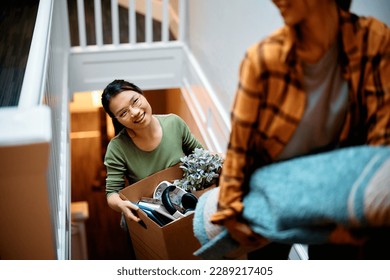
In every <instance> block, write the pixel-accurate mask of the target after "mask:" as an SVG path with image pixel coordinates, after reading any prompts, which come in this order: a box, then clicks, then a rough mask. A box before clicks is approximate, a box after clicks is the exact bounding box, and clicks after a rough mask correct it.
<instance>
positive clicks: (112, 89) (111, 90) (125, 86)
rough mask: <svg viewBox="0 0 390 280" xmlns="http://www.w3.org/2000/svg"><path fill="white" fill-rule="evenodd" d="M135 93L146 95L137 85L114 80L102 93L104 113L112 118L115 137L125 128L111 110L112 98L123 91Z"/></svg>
mask: <svg viewBox="0 0 390 280" xmlns="http://www.w3.org/2000/svg"><path fill="white" fill-rule="evenodd" d="M127 90H131V91H135V92H138V93H139V94H142V95H143V94H144V93H143V91H142V90H141V89H140V88H139V87H137V86H136V85H135V84H133V83H130V82H128V81H125V80H114V81H112V82H111V83H109V84H108V85H107V86H106V88H105V89H104V90H103V93H102V105H103V108H104V111H106V113H107V114H108V115H109V116H110V117H111V120H112V124H113V126H114V130H115V135H117V134H118V133H119V132H120V131H121V130H122V129H123V128H124V126H123V125H122V124H121V123H120V122H119V121H118V120H117V119H116V117H115V116H114V114H113V113H112V112H111V110H110V101H111V98H112V97H114V96H116V95H118V94H119V93H121V92H123V91H127Z"/></svg>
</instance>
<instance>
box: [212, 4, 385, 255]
mask: <svg viewBox="0 0 390 280" xmlns="http://www.w3.org/2000/svg"><path fill="white" fill-rule="evenodd" d="M273 2H274V4H275V5H276V6H277V7H278V9H279V11H280V13H281V15H282V17H283V19H284V22H285V26H284V27H282V28H281V29H279V30H277V31H276V32H274V33H272V34H271V35H270V36H269V37H268V38H266V39H265V40H263V41H261V42H259V43H257V44H255V45H253V46H251V47H250V48H248V50H247V52H246V55H245V57H244V59H243V60H242V63H241V67H240V78H239V85H238V89H237V92H236V98H235V101H234V105H233V110H232V115H231V116H232V117H231V122H232V125H231V127H232V130H231V134H230V140H229V145H228V150H227V154H226V159H225V162H224V167H223V170H222V174H221V180H220V187H221V189H220V196H219V205H218V206H219V207H218V211H217V212H216V213H215V214H214V215H213V216H212V219H211V221H212V222H213V223H215V224H222V225H224V226H225V227H227V228H228V230H229V232H230V234H231V235H232V237H233V238H234V239H236V240H237V241H239V242H240V243H241V244H242V245H245V246H256V244H258V242H259V240H261V238H260V237H259V236H257V235H256V234H254V233H253V231H252V230H251V229H250V227H249V226H248V225H247V224H246V223H245V221H244V220H243V219H242V217H241V214H242V210H243V204H242V198H243V196H245V194H246V193H247V192H248V182H249V179H250V176H251V174H252V173H253V172H254V171H255V170H256V169H258V168H259V167H261V166H264V165H267V164H270V163H272V162H276V161H279V160H284V159H289V158H293V157H297V156H302V155H307V154H312V153H317V152H321V151H327V150H331V149H336V148H339V147H347V146H353V145H363V144H367V145H389V144H390V30H389V28H388V27H387V26H386V25H385V24H384V23H382V22H380V21H378V20H377V19H374V18H365V17H359V16H357V15H354V14H352V13H350V12H348V10H349V6H350V2H351V1H343V0H340V1H338V0H326V1H318V0H313V1H311V0H273ZM274 246H276V245H274ZM266 247H269V248H271V247H272V244H271V245H267V246H266ZM281 247H283V246H281ZM321 247H323V248H321V250H322V251H323V252H325V250H327V248H330V247H331V246H330V245H329V246H321ZM325 247H326V248H325ZM337 248H340V247H337ZM265 249H266V248H264V251H265ZM289 249H290V247H286V246H284V247H283V248H282V250H284V257H283V258H284V259H286V258H287V254H288V251H289ZM350 249H351V250H352V252H353V253H352V254H349V253H347V254H346V255H345V256H343V255H342V254H343V253H341V255H340V254H339V252H340V250H338V249H336V250H337V252H338V253H337V254H338V255H336V256H335V257H336V258H344V257H345V258H351V256H356V254H355V253H356V252H357V249H356V248H350ZM262 250H263V249H262ZM262 250H260V251H262ZM272 251H273V252H275V250H272V249H271V252H272ZM309 251H310V249H309ZM312 252H313V251H312ZM343 252H345V250H344V251H343ZM329 254H332V250H331V251H330V253H329ZM313 256H314V257H318V258H321V256H320V255H318V256H315V255H313ZM324 257H325V258H328V257H329V256H324ZM260 258H261V256H260ZM264 258H274V259H276V258H278V257H277V256H276V255H268V256H267V255H265V256H264Z"/></svg>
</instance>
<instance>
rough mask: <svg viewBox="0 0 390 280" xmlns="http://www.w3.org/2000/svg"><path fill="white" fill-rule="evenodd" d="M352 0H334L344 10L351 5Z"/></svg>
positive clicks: (347, 9)
mask: <svg viewBox="0 0 390 280" xmlns="http://www.w3.org/2000/svg"><path fill="white" fill-rule="evenodd" d="M351 3H352V0H336V4H337V6H338V7H339V8H340V9H341V10H344V11H349V8H350V7H351Z"/></svg>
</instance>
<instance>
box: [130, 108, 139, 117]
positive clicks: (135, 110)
mask: <svg viewBox="0 0 390 280" xmlns="http://www.w3.org/2000/svg"><path fill="white" fill-rule="evenodd" d="M129 110H130V116H131V117H132V118H133V117H136V116H137V115H138V114H139V113H140V109H139V108H137V107H135V108H133V107H131V106H130V107H129Z"/></svg>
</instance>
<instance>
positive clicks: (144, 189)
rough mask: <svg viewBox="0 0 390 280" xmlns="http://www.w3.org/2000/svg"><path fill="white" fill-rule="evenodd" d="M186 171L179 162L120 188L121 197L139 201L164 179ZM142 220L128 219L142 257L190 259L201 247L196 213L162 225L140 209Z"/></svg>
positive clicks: (133, 241)
mask: <svg viewBox="0 0 390 280" xmlns="http://www.w3.org/2000/svg"><path fill="white" fill-rule="evenodd" d="M182 176H183V171H182V170H181V169H180V168H179V165H175V166H173V167H170V168H167V169H165V170H162V171H160V172H157V173H155V174H153V175H151V176H149V177H147V178H145V179H143V180H140V181H138V182H136V183H134V184H132V185H130V186H128V187H126V188H124V189H123V190H121V191H120V193H119V194H120V196H121V197H122V199H128V200H130V201H132V202H134V203H137V202H138V201H139V199H140V198H141V197H153V191H154V189H155V188H156V186H157V185H158V184H159V183H160V182H161V181H173V180H174V179H180V178H181V177H182ZM137 214H138V216H139V217H140V218H141V220H142V223H137V222H134V221H132V220H130V219H126V221H127V226H128V228H129V233H130V237H131V241H132V243H133V247H134V252H135V255H136V257H137V259H139V260H158V259H162V260H191V259H198V258H197V257H195V256H194V255H193V252H195V251H196V250H197V249H199V248H200V243H199V241H198V239H196V237H195V236H194V232H193V224H192V222H193V218H194V214H191V215H188V216H186V217H183V218H180V219H178V220H175V221H172V222H171V223H169V224H167V225H165V226H163V227H160V226H159V225H157V224H156V223H155V222H154V221H152V220H151V219H150V218H149V217H148V216H147V215H146V214H145V213H144V212H143V211H142V210H141V209H139V210H138V211H137Z"/></svg>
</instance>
